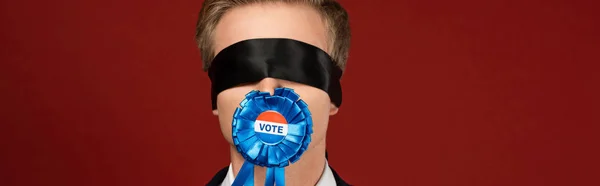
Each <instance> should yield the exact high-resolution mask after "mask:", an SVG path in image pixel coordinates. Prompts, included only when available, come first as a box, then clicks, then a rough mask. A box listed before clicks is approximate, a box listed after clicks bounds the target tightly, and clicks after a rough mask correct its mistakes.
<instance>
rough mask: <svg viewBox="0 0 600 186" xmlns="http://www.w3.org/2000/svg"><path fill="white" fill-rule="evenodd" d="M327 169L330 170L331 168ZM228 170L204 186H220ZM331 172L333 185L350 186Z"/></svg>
mask: <svg viewBox="0 0 600 186" xmlns="http://www.w3.org/2000/svg"><path fill="white" fill-rule="evenodd" d="M329 168H331V166H330V167H329ZM228 170H229V166H227V167H225V168H223V169H221V170H220V171H219V172H217V174H215V176H214V177H213V178H212V179H211V180H210V182H208V184H206V186H220V185H221V183H223V180H225V177H226V176H227V171H228ZM331 172H333V177H334V178H335V183H337V186H350V184H348V183H346V182H345V181H344V180H342V178H341V177H340V176H339V175H338V174H337V172H335V170H333V168H331Z"/></svg>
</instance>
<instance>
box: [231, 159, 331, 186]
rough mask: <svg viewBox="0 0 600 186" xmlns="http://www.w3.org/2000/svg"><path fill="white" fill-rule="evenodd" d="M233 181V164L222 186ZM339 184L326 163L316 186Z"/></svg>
mask: <svg viewBox="0 0 600 186" xmlns="http://www.w3.org/2000/svg"><path fill="white" fill-rule="evenodd" d="M233 180H235V176H233V169H232V168H231V164H229V170H227V176H225V180H223V183H221V186H231V184H233ZM336 184H337V183H336V182H335V177H333V172H331V168H329V163H327V161H325V169H324V170H323V174H321V178H320V179H319V182H317V185H315V186H335V185H336Z"/></svg>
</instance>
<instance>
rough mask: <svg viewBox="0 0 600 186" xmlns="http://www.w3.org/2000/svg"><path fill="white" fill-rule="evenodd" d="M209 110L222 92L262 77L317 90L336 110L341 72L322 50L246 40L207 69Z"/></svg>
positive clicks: (292, 42) (297, 43) (301, 44)
mask: <svg viewBox="0 0 600 186" xmlns="http://www.w3.org/2000/svg"><path fill="white" fill-rule="evenodd" d="M208 76H209V77H210V81H211V83H212V87H211V88H212V95H211V97H212V108H213V110H214V109H216V108H217V95H219V93H221V91H224V90H226V89H229V88H232V87H235V86H238V85H241V84H246V83H254V82H258V81H260V80H262V79H264V78H267V77H270V78H276V79H282V80H287V81H293V82H296V83H301V84H305V85H309V86H312V87H315V88H318V89H321V90H323V91H325V92H327V94H328V95H329V98H330V99H331V102H332V103H333V104H334V105H335V106H337V107H340V105H341V104H342V88H341V85H340V81H339V80H340V78H341V76H342V70H341V69H340V68H339V67H338V66H337V65H335V63H334V62H333V60H332V59H331V57H330V56H329V55H328V54H327V53H325V51H323V50H321V49H319V48H317V47H315V46H313V45H310V44H307V43H304V42H300V41H296V40H292V39H270V38H269V39H250V40H244V41H240V42H238V43H235V44H233V45H231V46H229V47H227V48H225V49H223V50H222V51H221V52H219V53H218V54H217V55H216V56H215V58H214V59H213V61H212V64H211V66H210V68H209V69H208Z"/></svg>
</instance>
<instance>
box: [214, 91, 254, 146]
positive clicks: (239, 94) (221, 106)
mask: <svg viewBox="0 0 600 186" xmlns="http://www.w3.org/2000/svg"><path fill="white" fill-rule="evenodd" d="M251 90H252V88H247V87H236V88H231V89H227V90H225V91H223V92H221V93H220V94H219V95H218V96H217V111H219V114H218V118H219V125H220V127H221V133H222V134H223V137H224V138H225V139H226V140H227V142H229V143H230V144H233V141H232V138H231V122H232V120H233V113H234V112H235V109H236V108H238V107H239V105H240V102H241V101H242V100H243V99H244V96H245V95H246V93H248V92H250V91H251Z"/></svg>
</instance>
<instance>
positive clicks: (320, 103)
mask: <svg viewBox="0 0 600 186" xmlns="http://www.w3.org/2000/svg"><path fill="white" fill-rule="evenodd" d="M294 90H295V91H296V92H297V93H298V94H299V95H300V99H302V100H304V102H306V104H308V109H309V110H310V113H311V115H312V119H313V131H314V133H313V141H314V142H315V143H311V144H317V143H319V142H320V141H322V140H323V139H324V138H325V135H326V133H327V126H328V124H329V110H330V105H331V103H330V102H331V101H330V99H329V96H328V95H327V93H325V92H323V91H322V90H319V89H316V88H313V87H310V88H308V87H306V88H305V87H301V88H296V89H294Z"/></svg>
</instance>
